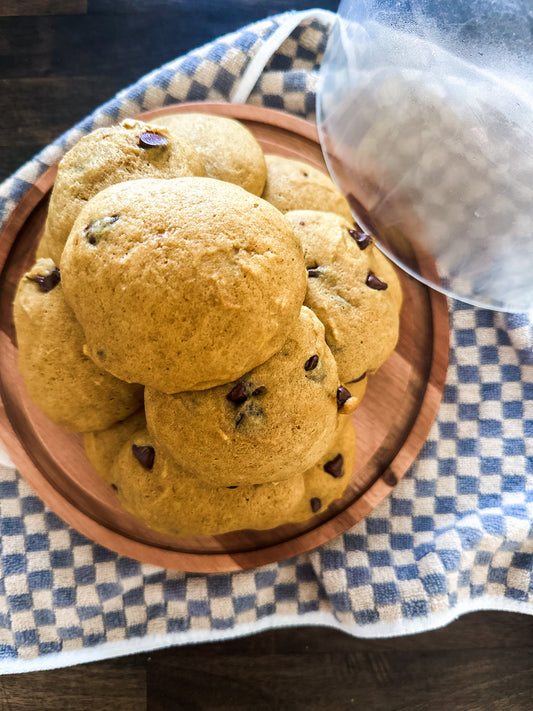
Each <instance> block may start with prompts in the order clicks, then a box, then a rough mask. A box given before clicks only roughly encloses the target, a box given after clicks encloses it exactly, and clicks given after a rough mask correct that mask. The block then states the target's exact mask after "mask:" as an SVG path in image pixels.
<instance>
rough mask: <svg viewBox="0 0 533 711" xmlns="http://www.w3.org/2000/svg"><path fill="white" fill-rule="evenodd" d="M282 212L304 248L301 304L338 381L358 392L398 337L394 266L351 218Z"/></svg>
mask: <svg viewBox="0 0 533 711" xmlns="http://www.w3.org/2000/svg"><path fill="white" fill-rule="evenodd" d="M285 216H286V218H287V219H288V220H289V222H290V223H291V224H292V226H293V227H294V231H295V233H296V235H297V237H298V238H299V239H300V241H301V243H302V246H303V249H304V254H305V264H306V268H307V274H308V285H307V293H306V296H305V304H306V306H308V307H309V308H310V309H312V310H313V312H314V313H315V314H316V315H317V316H318V318H319V319H320V320H321V321H322V323H323V324H324V326H325V329H326V343H327V344H328V346H329V347H330V348H331V351H332V353H333V355H334V356H335V360H336V361H337V366H338V368H339V377H340V379H341V381H342V382H343V383H346V384H349V385H348V386H349V387H350V389H352V387H353V388H354V394H357V395H358V396H359V397H361V392H360V391H361V389H362V388H364V386H365V385H366V376H367V374H371V373H374V372H375V371H376V370H377V369H378V368H379V367H380V366H381V365H383V363H384V362H385V361H386V360H387V358H388V357H389V356H390V355H391V353H392V351H393V350H394V348H395V346H396V343H397V341H398V335H399V328H400V309H401V305H402V291H401V286H400V281H399V279H398V276H397V274H396V271H395V269H394V267H393V265H392V264H391V263H390V262H389V260H388V259H387V258H386V257H385V256H384V255H383V253H382V252H380V251H379V249H378V248H377V247H376V245H375V244H374V241H373V239H372V237H371V236H370V235H367V234H365V233H364V232H363V231H361V230H360V229H359V228H358V227H357V226H356V225H354V223H353V221H352V222H348V221H346V220H345V219H344V218H343V217H340V216H339V215H335V214H332V213H327V212H318V211H311V210H297V211H293V212H288V213H286V215H285ZM351 383H353V385H352V384H351ZM355 387H357V388H359V391H358V392H357V393H356V391H355ZM363 392H364V390H363Z"/></svg>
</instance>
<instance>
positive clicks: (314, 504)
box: [309, 496, 322, 513]
mask: <svg viewBox="0 0 533 711" xmlns="http://www.w3.org/2000/svg"><path fill="white" fill-rule="evenodd" d="M309 503H310V504H311V511H312V512H313V513H316V512H317V511H320V509H321V508H322V500H321V499H319V498H318V496H313V498H312V499H311V500H310V501H309Z"/></svg>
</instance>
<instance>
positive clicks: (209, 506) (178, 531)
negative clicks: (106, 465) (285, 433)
mask: <svg viewBox="0 0 533 711" xmlns="http://www.w3.org/2000/svg"><path fill="white" fill-rule="evenodd" d="M111 480H112V482H111V483H112V486H113V489H115V491H116V495H117V497H118V499H119V501H120V503H121V504H122V506H123V507H124V508H125V509H126V510H127V511H129V512H130V513H132V514H133V515H134V516H137V517H138V518H140V519H141V520H143V521H144V522H145V523H146V524H147V525H148V526H149V527H150V528H153V529H154V530H157V531H161V532H163V533H170V534H174V535H183V536H190V535H215V534H220V533H226V532H228V531H235V530H239V529H243V528H255V529H268V528H273V527H275V526H279V525H280V524H282V523H286V522H287V521H288V520H290V515H291V511H292V510H294V509H295V508H296V507H297V506H298V505H299V503H300V501H301V499H302V497H303V496H304V495H305V487H304V481H303V477H301V476H298V477H293V478H292V479H290V480H289V481H283V482H273V483H269V484H260V485H254V484H250V485H246V486H238V487H225V486H222V487H213V486H209V485H208V484H206V483H205V482H202V481H201V480H199V479H198V478H197V477H195V476H193V475H191V474H190V473H188V472H187V471H185V470H184V469H183V467H182V466H181V465H180V464H178V463H177V462H176V461H175V460H174V459H172V457H170V456H169V455H168V454H167V453H166V452H165V451H164V450H161V449H160V448H159V447H158V445H157V444H156V443H155V442H154V440H153V438H152V437H151V436H150V434H149V433H148V431H147V430H141V431H139V432H137V433H136V434H134V435H133V436H132V437H131V438H130V439H129V440H128V441H127V442H126V444H125V445H124V446H123V448H122V449H121V450H120V453H119V455H118V457H117V458H116V459H115V461H114V464H113V466H112V469H111Z"/></svg>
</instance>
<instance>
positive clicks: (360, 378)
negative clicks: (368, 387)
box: [350, 370, 366, 383]
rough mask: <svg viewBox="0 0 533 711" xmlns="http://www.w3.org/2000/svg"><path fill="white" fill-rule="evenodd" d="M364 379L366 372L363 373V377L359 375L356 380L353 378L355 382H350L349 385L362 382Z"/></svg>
mask: <svg viewBox="0 0 533 711" xmlns="http://www.w3.org/2000/svg"><path fill="white" fill-rule="evenodd" d="M365 378H366V370H365V372H364V373H363V375H360V376H359V377H358V378H355V380H350V383H360V382H361V380H364V379H365Z"/></svg>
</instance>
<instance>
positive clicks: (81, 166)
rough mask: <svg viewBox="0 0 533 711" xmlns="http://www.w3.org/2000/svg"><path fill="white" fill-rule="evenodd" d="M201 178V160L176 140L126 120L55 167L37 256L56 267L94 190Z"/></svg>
mask: <svg viewBox="0 0 533 711" xmlns="http://www.w3.org/2000/svg"><path fill="white" fill-rule="evenodd" d="M193 175H200V176H201V175H205V167H204V164H203V162H202V159H201V158H200V156H199V155H198V153H197V152H196V150H195V149H194V148H193V146H192V145H191V144H190V143H189V141H187V139H186V138H184V137H183V136H181V135H178V134H174V133H170V132H169V131H167V130H166V129H165V128H163V127H161V126H152V125H150V124H146V123H144V122H142V121H134V120H133V119H126V120H125V121H123V122H122V123H121V124H119V125H116V126H111V127H109V128H98V129H96V130H95V131H93V132H92V133H90V134H88V135H87V136H84V137H83V138H82V139H81V140H80V141H78V143H76V145H75V146H73V148H71V149H70V150H69V151H68V152H67V153H66V154H65V156H64V157H63V159H62V160H61V162H60V163H59V167H58V171H57V176H56V179H55V182H54V187H53V190H52V195H51V197H50V205H49V208H48V215H47V219H46V224H45V229H44V235H43V237H42V239H41V242H40V244H39V246H38V249H37V256H38V257H50V258H51V259H53V260H54V262H55V263H56V264H59V262H60V259H61V253H62V251H63V247H64V246H65V242H66V241H67V237H68V235H69V232H70V230H71V228H72V225H73V224H74V220H75V219H76V217H77V215H78V213H79V212H80V210H81V209H82V207H84V205H85V204H86V202H87V200H89V199H90V198H91V197H93V195H96V194H97V193H98V192H99V191H100V190H103V189H104V188H106V187H108V186H109V185H114V184H115V183H121V182H123V181H125V180H137V179H138V178H178V177H181V176H193Z"/></svg>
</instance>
